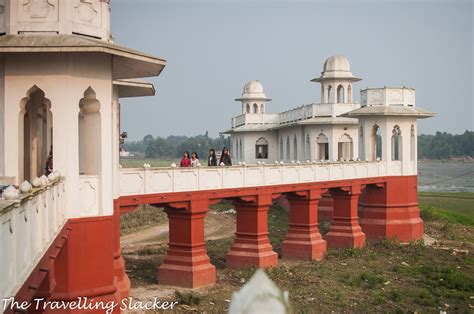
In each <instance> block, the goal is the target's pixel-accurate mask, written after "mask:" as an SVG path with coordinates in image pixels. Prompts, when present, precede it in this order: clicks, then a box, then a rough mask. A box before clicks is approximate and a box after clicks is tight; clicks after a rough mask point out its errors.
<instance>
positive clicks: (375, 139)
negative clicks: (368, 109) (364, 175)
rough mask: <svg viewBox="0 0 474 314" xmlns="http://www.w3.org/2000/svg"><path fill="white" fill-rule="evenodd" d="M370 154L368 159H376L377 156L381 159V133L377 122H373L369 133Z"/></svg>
mask: <svg viewBox="0 0 474 314" xmlns="http://www.w3.org/2000/svg"><path fill="white" fill-rule="evenodd" d="M370 138H371V140H370V142H371V154H370V160H377V158H379V159H382V135H381V131H380V127H379V126H378V125H377V124H374V125H373V127H372V134H371V137H370Z"/></svg>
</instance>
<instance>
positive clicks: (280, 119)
mask: <svg viewBox="0 0 474 314" xmlns="http://www.w3.org/2000/svg"><path fill="white" fill-rule="evenodd" d="M357 108H359V105H358V104H345V103H342V104H309V105H304V106H301V107H297V108H293V109H290V110H287V111H283V112H281V113H264V114H262V113H247V114H242V115H240V116H237V117H234V118H232V127H233V128H236V127H239V126H242V125H246V124H286V123H293V122H297V121H301V120H306V119H310V118H315V117H337V116H340V115H341V114H343V113H346V112H349V111H351V110H354V109H357Z"/></svg>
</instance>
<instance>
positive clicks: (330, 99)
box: [327, 85, 333, 103]
mask: <svg viewBox="0 0 474 314" xmlns="http://www.w3.org/2000/svg"><path fill="white" fill-rule="evenodd" d="M332 98H333V97H332V85H328V89H327V100H328V101H327V103H332V102H333V99H332Z"/></svg>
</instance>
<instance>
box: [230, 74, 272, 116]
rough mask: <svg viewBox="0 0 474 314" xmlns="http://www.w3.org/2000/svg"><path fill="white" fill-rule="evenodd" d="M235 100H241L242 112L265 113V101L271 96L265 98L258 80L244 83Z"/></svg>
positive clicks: (269, 99)
mask: <svg viewBox="0 0 474 314" xmlns="http://www.w3.org/2000/svg"><path fill="white" fill-rule="evenodd" d="M235 101H240V102H242V114H246V113H265V103H266V102H267V101H271V98H267V96H266V95H265V92H264V91H263V86H262V84H261V83H260V82H259V81H249V82H247V83H246V84H245V85H244V89H243V91H242V96H241V97H240V98H236V99H235Z"/></svg>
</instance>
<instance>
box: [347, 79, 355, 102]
mask: <svg viewBox="0 0 474 314" xmlns="http://www.w3.org/2000/svg"><path fill="white" fill-rule="evenodd" d="M347 102H348V103H351V104H352V103H353V102H354V101H353V100H352V85H351V84H349V85H347Z"/></svg>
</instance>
